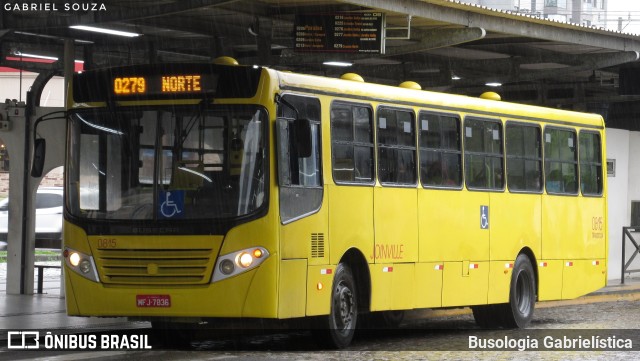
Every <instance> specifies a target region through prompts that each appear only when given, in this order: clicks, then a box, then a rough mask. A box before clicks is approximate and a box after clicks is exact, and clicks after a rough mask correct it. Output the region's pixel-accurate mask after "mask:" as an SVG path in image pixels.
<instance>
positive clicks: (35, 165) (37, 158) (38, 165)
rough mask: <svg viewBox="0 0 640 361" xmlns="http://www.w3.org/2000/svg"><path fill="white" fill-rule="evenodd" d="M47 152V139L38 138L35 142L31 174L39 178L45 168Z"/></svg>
mask: <svg viewBox="0 0 640 361" xmlns="http://www.w3.org/2000/svg"><path fill="white" fill-rule="evenodd" d="M46 152H47V141H46V140H44V138H37V139H35V140H34V143H33V162H32V163H31V176H32V177H35V178H39V177H41V176H42V171H43V170H44V157H45V154H46Z"/></svg>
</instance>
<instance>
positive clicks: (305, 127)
mask: <svg viewBox="0 0 640 361" xmlns="http://www.w3.org/2000/svg"><path fill="white" fill-rule="evenodd" d="M295 129H296V132H295V134H296V140H295V141H296V150H297V151H298V157H299V158H308V157H310V156H311V121H309V119H305V118H300V119H296V121H295Z"/></svg>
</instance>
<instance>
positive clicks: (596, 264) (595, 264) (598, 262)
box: [592, 261, 600, 266]
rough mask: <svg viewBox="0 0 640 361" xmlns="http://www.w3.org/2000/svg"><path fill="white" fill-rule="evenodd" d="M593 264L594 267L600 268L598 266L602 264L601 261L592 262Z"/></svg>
mask: <svg viewBox="0 0 640 361" xmlns="http://www.w3.org/2000/svg"><path fill="white" fill-rule="evenodd" d="M592 264H593V265H594V266H598V265H599V264H600V261H593V262H592Z"/></svg>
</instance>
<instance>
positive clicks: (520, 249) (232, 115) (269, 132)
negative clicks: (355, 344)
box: [64, 59, 608, 347]
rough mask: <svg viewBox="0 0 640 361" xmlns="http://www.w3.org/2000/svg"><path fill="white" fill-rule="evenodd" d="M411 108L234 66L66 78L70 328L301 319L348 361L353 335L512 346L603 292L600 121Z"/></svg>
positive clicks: (450, 99) (401, 90)
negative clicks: (539, 312)
mask: <svg viewBox="0 0 640 361" xmlns="http://www.w3.org/2000/svg"><path fill="white" fill-rule="evenodd" d="M227 60H228V59H227ZM407 84H408V86H407ZM418 88H419V87H417V86H416V84H415V83H405V84H404V85H403V86H398V87H394V86H385V85H378V84H370V83H366V82H363V81H362V78H359V77H358V76H356V75H354V74H351V76H347V77H346V79H332V78H326V77H319V76H311V75H303V74H295V73H291V72H281V71H276V70H273V69H268V68H263V67H258V66H239V65H237V63H235V64H234V63H232V62H227V63H225V64H155V65H138V66H127V67H118V68H112V69H106V70H90V71H86V72H83V73H82V74H77V75H75V77H74V80H73V85H72V87H71V88H70V89H71V93H70V94H71V96H70V97H69V98H68V99H69V104H68V114H67V116H68V132H67V133H68V136H67V157H66V167H65V170H66V173H65V186H66V191H65V199H66V203H65V227H64V260H65V261H64V263H65V282H66V283H65V285H66V288H65V290H66V302H67V311H68V313H69V315H75V316H126V317H131V318H135V319H144V320H149V321H151V322H152V324H153V325H154V327H166V326H167V325H170V324H171V323H172V322H201V321H207V320H216V319H219V318H233V319H236V318H239V319H245V320H253V319H259V320H265V319H278V320H282V319H299V318H308V319H309V320H310V321H312V323H313V325H314V326H313V327H318V329H317V330H316V331H317V332H318V333H319V334H321V335H322V336H323V338H322V339H323V340H325V341H326V343H327V344H328V345H330V346H332V347H345V346H347V345H348V344H349V343H350V342H351V340H352V337H353V335H354V332H355V329H356V327H357V326H358V325H361V324H362V323H363V320H365V319H367V320H368V319H372V320H377V321H379V322H386V323H387V324H388V325H397V324H398V323H399V322H400V321H401V320H402V315H403V312H404V311H405V310H413V309H422V308H443V307H462V306H470V307H471V308H472V310H473V315H474V317H475V319H476V321H477V323H478V324H479V325H481V326H483V327H510V328H512V327H525V326H526V325H527V324H528V323H529V322H530V320H531V319H532V316H533V311H534V305H535V303H536V302H537V301H546V300H561V299H571V298H575V297H578V296H580V295H584V294H586V293H589V292H591V291H594V290H597V289H599V288H601V287H603V286H604V285H605V283H606V277H607V272H606V267H607V246H608V245H607V232H606V219H607V218H606V198H605V195H606V177H605V176H604V173H603V159H604V158H605V157H604V155H605V133H604V122H603V119H602V117H601V116H599V115H594V114H585V113H579V112H571V111H563V110H557V109H549V108H542V107H536V106H529V105H521V104H514V103H508V102H502V101H498V100H495V99H482V98H474V97H467V96H459V95H450V94H443V93H436V92H429V91H424V90H420V89H418ZM310 324H311V323H310Z"/></svg>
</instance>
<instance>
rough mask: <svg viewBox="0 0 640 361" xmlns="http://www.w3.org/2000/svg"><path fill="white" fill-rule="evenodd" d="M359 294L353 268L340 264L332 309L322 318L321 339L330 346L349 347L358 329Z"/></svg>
mask: <svg viewBox="0 0 640 361" xmlns="http://www.w3.org/2000/svg"><path fill="white" fill-rule="evenodd" d="M357 321H358V295H357V290H356V285H355V281H354V278H353V274H352V273H351V269H350V268H349V266H348V265H346V264H344V263H340V264H338V266H337V267H336V271H335V276H334V277H333V287H332V290H331V311H330V313H329V315H328V316H326V317H323V318H322V319H321V324H320V330H318V333H319V335H318V336H320V338H319V341H320V342H321V343H322V344H323V346H327V347H330V348H344V347H347V346H348V345H349V344H350V343H351V340H352V339H353V335H354V334H355V331H356V323H357Z"/></svg>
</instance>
